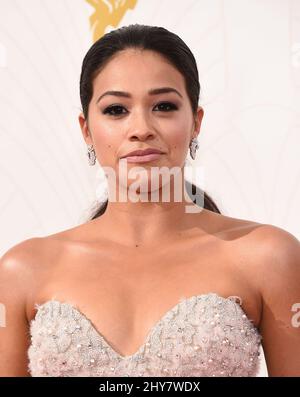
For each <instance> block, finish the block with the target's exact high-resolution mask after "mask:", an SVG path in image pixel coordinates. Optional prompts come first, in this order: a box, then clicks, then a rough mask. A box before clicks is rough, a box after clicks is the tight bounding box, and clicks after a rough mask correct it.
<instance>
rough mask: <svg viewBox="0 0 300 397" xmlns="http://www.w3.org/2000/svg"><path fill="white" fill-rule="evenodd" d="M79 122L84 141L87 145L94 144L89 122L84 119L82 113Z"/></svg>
mask: <svg viewBox="0 0 300 397" xmlns="http://www.w3.org/2000/svg"><path fill="white" fill-rule="evenodd" d="M78 121H79V124H80V128H81V132H82V135H83V139H84V140H85V142H86V144H87V145H91V144H92V143H93V141H92V137H91V134H90V131H89V127H88V123H87V120H86V119H85V118H84V115H83V113H82V112H81V113H80V114H79V116H78Z"/></svg>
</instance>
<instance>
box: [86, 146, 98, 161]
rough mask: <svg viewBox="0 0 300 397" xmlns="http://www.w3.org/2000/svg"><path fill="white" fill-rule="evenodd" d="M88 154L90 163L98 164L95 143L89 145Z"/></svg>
mask: <svg viewBox="0 0 300 397" xmlns="http://www.w3.org/2000/svg"><path fill="white" fill-rule="evenodd" d="M87 156H88V159H89V165H95V164H96V152H95V149H94V147H93V145H88V151H87Z"/></svg>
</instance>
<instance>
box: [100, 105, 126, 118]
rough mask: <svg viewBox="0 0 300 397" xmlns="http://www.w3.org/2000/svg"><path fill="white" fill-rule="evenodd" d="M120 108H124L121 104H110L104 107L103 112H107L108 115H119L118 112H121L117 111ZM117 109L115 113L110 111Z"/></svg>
mask: <svg viewBox="0 0 300 397" xmlns="http://www.w3.org/2000/svg"><path fill="white" fill-rule="evenodd" d="M120 109H125V108H124V107H123V106H121V105H112V106H108V107H107V108H106V109H104V110H103V112H102V113H103V114H107V113H108V114H109V115H110V116H120V114H122V113H119V112H118V110H120ZM116 110H117V113H111V112H112V111H114V112H115V111H116Z"/></svg>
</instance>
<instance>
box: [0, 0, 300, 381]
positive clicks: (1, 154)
mask: <svg viewBox="0 0 300 397" xmlns="http://www.w3.org/2000/svg"><path fill="white" fill-rule="evenodd" d="M93 1H94V3H95V4H96V3H99V5H100V3H103V4H102V6H103V5H106V7H107V9H108V10H109V2H108V0H102V1H101V0H93ZM129 2H130V1H129ZM90 3H92V1H90ZM111 3H112V4H113V3H115V6H119V7H121V6H122V4H124V1H122V0H121V1H118V0H115V1H113V0H112V1H111ZM131 3H135V1H131ZM94 12H95V8H94V7H93V6H92V5H91V4H88V2H87V1H85V0H27V1H24V0H10V1H8V0H0V87H1V90H0V114H1V118H0V178H1V195H0V225H1V226H0V228H1V229H0V230H1V245H0V250H1V252H0V254H1V253H3V252H5V251H6V250H7V249H8V248H9V247H10V246H12V245H14V244H16V243H18V242H19V241H21V240H23V239H26V238H30V237H34V236H43V235H47V234H50V233H54V232H56V231H60V230H63V229H65V228H70V227H72V226H75V225H76V224H78V223H81V222H82V220H83V219H84V216H85V215H84V214H85V213H86V211H87V210H88V209H89V208H90V207H91V205H92V204H93V203H94V202H95V200H96V199H97V194H98V193H97V192H99V181H98V180H97V175H98V173H99V166H98V164H97V166H96V167H89V165H88V162H87V157H86V145H85V142H84V141H83V138H82V135H81V132H80V129H79V124H78V119H77V117H78V114H79V112H80V106H81V105H80V100H79V76H80V68H81V63H82V59H83V57H84V55H85V53H86V52H87V50H88V48H89V47H90V46H91V45H92V43H93V40H94V38H95V37H94V35H93V31H92V30H91V26H90V20H89V18H90V16H91V15H92V14H93V13H94ZM99 15H100V14H99ZM101 15H102V14H101ZM101 15H100V16H101ZM106 18H107V19H106V21H105V23H106V26H105V32H108V31H109V30H111V29H114V28H115V27H121V26H123V25H128V24H131V23H143V24H148V25H158V26H164V27H166V28H167V29H169V30H171V31H173V32H175V33H177V34H178V35H179V36H180V37H181V38H182V39H183V40H184V41H185V42H186V43H187V45H188V46H189V47H190V48H191V50H192V51H193V53H194V55H195V57H196V60H197V64H198V68H199V75H200V84H201V87H202V90H201V98H200V102H199V104H201V105H202V106H203V108H204V111H205V114H204V119H203V122H202V127H201V131H200V135H199V143H200V149H199V151H198V152H197V160H196V161H195V163H194V164H196V165H201V166H202V167H203V168H204V169H205V186H203V187H204V188H205V190H206V191H207V192H208V193H209V194H210V195H211V196H212V198H213V199H214V200H215V201H216V203H217V205H218V206H219V208H220V209H221V211H222V213H223V214H225V215H229V216H233V217H239V218H244V219H251V220H255V221H258V222H262V223H269V224H274V225H276V226H279V227H282V228H284V229H286V230H288V231H290V232H291V233H293V234H294V235H295V236H297V237H298V238H299V237H300V222H299V220H300V208H299V203H300V159H299V154H300V150H299V148H300V131H299V126H300V1H298V0H185V1H179V0H137V1H136V4H135V5H134V6H132V8H131V9H130V8H129V9H128V10H127V11H126V12H125V13H124V15H123V16H122V17H121V18H120V20H119V23H118V24H117V26H112V25H109V23H108V22H109V20H110V19H109V16H108V17H107V16H106ZM107 21H108V22H107ZM98 28H99V25H98ZM94 34H95V32H94ZM263 364H264V363H263ZM265 374H266V369H265V365H263V367H262V370H261V373H260V375H261V376H263V375H265Z"/></svg>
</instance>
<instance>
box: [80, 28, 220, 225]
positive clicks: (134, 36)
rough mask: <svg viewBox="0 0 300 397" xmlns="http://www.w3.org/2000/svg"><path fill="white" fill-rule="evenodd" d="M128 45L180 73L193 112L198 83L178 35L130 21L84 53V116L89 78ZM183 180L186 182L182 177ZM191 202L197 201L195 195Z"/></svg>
mask: <svg viewBox="0 0 300 397" xmlns="http://www.w3.org/2000/svg"><path fill="white" fill-rule="evenodd" d="M129 48H137V49H141V50H151V51H155V52H157V53H159V54H160V55H162V56H163V57H164V58H165V59H166V60H167V61H168V62H170V63H171V64H172V65H173V66H174V67H175V68H176V69H177V70H178V71H179V72H180V73H181V74H182V75H183V77H184V81H185V88H186V91H187V94H188V97H189V100H190V103H191V107H192V112H193V115H194V116H196V113H197V109H198V101H199V94H200V83H199V75H198V68H197V64H196V60H195V58H194V55H193V54H192V52H191V50H190V49H189V47H188V46H187V45H186V44H185V43H184V41H183V40H182V39H181V38H180V37H179V36H177V35H176V34H175V33H172V32H170V31H169V30H167V29H165V28H163V27H160V26H148V25H140V24H133V25H129V26H123V27H121V28H119V29H115V30H112V31H110V32H109V33H106V34H105V35H104V36H103V37H101V38H100V39H98V40H97V41H96V42H95V43H94V44H93V45H92V46H91V48H90V49H89V50H88V52H87V53H86V55H85V57H84V59H83V62H82V69H81V75H80V100H81V105H82V112H83V115H84V117H85V119H86V120H87V119H88V107H89V103H90V101H91V99H92V96H93V80H94V79H95V77H96V76H97V75H98V74H99V73H100V72H101V70H102V69H103V68H104V67H105V66H106V64H107V63H108V62H109V61H111V60H112V58H113V56H114V55H117V53H119V52H120V51H123V50H126V49H129ZM186 183H189V182H187V181H186ZM191 186H192V191H193V194H195V193H194V191H196V193H197V194H202V195H203V194H204V200H203V206H204V208H205V209H208V210H210V211H213V212H217V213H219V214H220V213H221V212H220V211H219V209H218V207H217V206H216V204H215V203H214V201H213V200H212V199H211V198H210V197H209V195H208V194H207V193H206V192H203V191H202V190H201V189H200V188H199V187H198V186H195V185H193V184H192V185H191ZM188 192H189V190H188ZM193 202H194V203H195V204H197V203H196V199H195V201H194V200H193ZM198 202H199V201H198ZM107 204H108V200H107V201H106V202H104V203H102V204H101V205H100V207H99V208H97V209H96V211H95V213H94V215H93V216H92V218H91V220H92V219H95V218H97V217H99V216H101V215H102V214H103V213H104V212H105V210H106V207H107Z"/></svg>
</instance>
